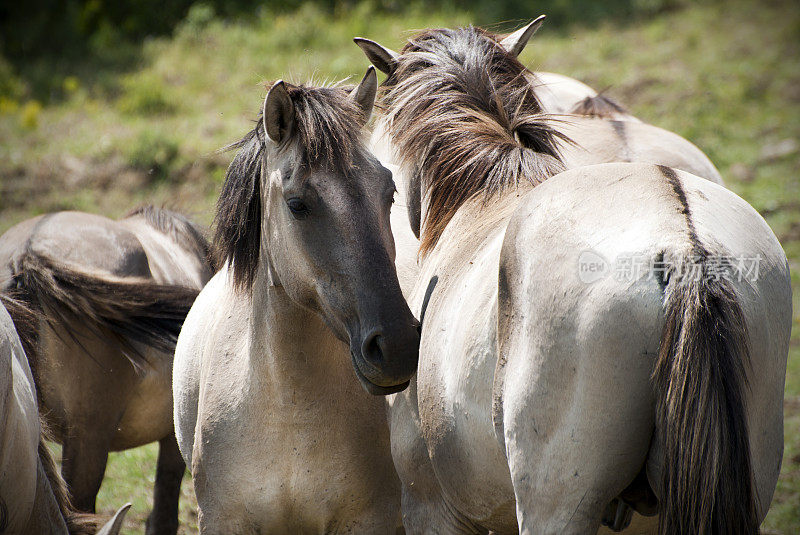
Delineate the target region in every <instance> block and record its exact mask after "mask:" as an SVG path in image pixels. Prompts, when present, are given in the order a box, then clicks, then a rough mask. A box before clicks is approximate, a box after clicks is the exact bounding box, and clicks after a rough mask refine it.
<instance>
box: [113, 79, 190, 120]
mask: <svg viewBox="0 0 800 535" xmlns="http://www.w3.org/2000/svg"><path fill="white" fill-rule="evenodd" d="M122 91H123V93H122V96H121V97H120V98H119V100H118V101H117V108H118V109H119V110H120V111H121V112H123V113H127V114H129V115H156V114H160V113H161V114H167V113H174V112H175V109H176V106H175V104H174V103H173V101H172V99H171V98H170V96H169V94H168V91H167V89H166V88H165V87H164V82H163V80H161V78H160V77H158V76H156V75H153V74H148V75H144V74H133V75H129V76H127V77H125V78H124V79H123V81H122Z"/></svg>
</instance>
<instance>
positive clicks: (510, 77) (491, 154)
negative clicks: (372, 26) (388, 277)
mask: <svg viewBox="0 0 800 535" xmlns="http://www.w3.org/2000/svg"><path fill="white" fill-rule="evenodd" d="M526 72H527V69H526V68H525V67H524V66H523V65H522V64H521V63H520V62H519V61H518V60H517V59H516V58H515V57H512V56H511V55H509V54H508V53H506V51H505V50H504V49H503V48H502V47H501V46H500V44H499V43H498V38H497V37H496V36H494V35H493V34H490V33H488V32H486V31H484V30H481V29H479V28H474V27H471V26H470V27H467V28H458V29H455V30H450V29H437V30H425V31H423V32H422V33H421V34H419V35H417V36H416V37H414V38H412V39H410V40H409V42H408V43H407V44H406V46H405V47H404V48H403V51H402V54H401V55H400V57H399V59H398V60H397V68H396V70H395V71H394V72H393V73H392V75H391V76H390V77H389V78H388V79H387V81H386V82H385V85H386V93H385V98H386V104H387V108H388V117H389V119H390V131H391V135H392V138H393V140H394V142H395V143H396V145H397V147H398V149H399V154H400V155H401V157H402V158H403V160H404V161H405V163H406V164H408V165H410V166H413V167H415V168H416V169H417V172H418V174H419V178H420V179H421V180H422V191H423V192H424V195H426V199H427V203H428V205H427V212H426V214H425V220H424V221H423V225H422V227H423V229H424V232H423V235H422V237H421V245H420V252H421V253H422V254H424V253H425V252H427V251H429V250H430V249H431V248H432V247H433V246H434V245H435V244H436V242H437V240H438V239H439V236H440V235H441V233H442V231H443V230H444V228H445V226H446V225H447V223H448V222H449V221H450V219H451V218H452V217H453V215H454V214H455V212H456V211H457V210H458V208H459V207H460V206H461V205H462V204H463V203H464V202H465V201H467V200H468V199H470V198H472V197H474V196H476V195H481V194H482V195H485V196H491V195H495V194H498V193H501V192H503V191H504V190H506V189H507V188H511V187H516V186H518V185H519V184H520V183H523V182H528V183H530V184H533V185H536V184H538V183H540V182H542V181H544V180H546V179H547V178H549V177H550V176H552V175H553V174H555V173H558V172H560V171H562V170H563V165H562V163H561V161H560V159H559V155H558V150H557V147H556V142H557V138H562V139H566V138H564V136H563V135H561V134H559V133H558V132H556V131H555V130H554V129H553V128H552V127H551V126H550V125H549V123H548V120H547V117H546V116H544V115H543V114H542V108H541V105H540V104H539V101H538V99H537V98H536V95H535V94H534V90H533V88H532V87H531V85H530V84H529V82H528V81H527V79H526V77H525V73H526Z"/></svg>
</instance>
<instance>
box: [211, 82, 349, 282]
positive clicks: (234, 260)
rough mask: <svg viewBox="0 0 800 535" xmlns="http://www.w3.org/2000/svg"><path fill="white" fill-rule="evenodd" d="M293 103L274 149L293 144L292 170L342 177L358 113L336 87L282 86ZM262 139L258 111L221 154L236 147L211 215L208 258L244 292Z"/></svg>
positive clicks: (252, 269)
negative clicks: (289, 124)
mask: <svg viewBox="0 0 800 535" xmlns="http://www.w3.org/2000/svg"><path fill="white" fill-rule="evenodd" d="M286 89H287V91H288V93H289V97H290V98H291V100H292V103H293V104H294V109H295V121H294V126H293V132H292V133H291V134H290V135H288V136H286V139H285V140H282V143H281V145H280V146H279V147H278V150H280V151H283V150H286V149H287V148H288V147H289V146H290V145H291V146H297V147H298V148H299V149H300V150H299V151H298V153H299V154H298V155H299V161H298V166H299V167H304V168H306V169H308V170H314V169H319V168H327V169H332V170H334V171H337V172H339V173H341V174H344V175H347V174H348V173H349V170H350V168H351V167H352V164H353V159H352V156H353V154H354V151H356V150H360V149H361V147H362V146H363V145H362V142H361V137H360V136H361V124H363V112H362V110H361V109H360V108H359V107H358V105H357V104H356V103H355V102H354V101H352V100H351V99H349V98H347V94H348V92H347V90H345V89H344V88H340V87H308V86H304V85H300V86H295V85H290V84H286ZM266 143H267V136H266V133H265V132H264V126H263V122H262V117H261V113H259V115H258V118H257V119H256V124H255V127H254V128H253V129H252V130H250V131H249V132H248V133H247V134H245V136H244V137H243V138H242V139H241V140H239V141H237V142H236V143H233V144H231V145H229V146H227V147H225V148H224V149H223V150H232V149H238V152H237V153H236V157H235V158H234V159H233V162H231V164H230V166H229V167H228V171H227V173H226V175H225V183H224V184H223V186H222V192H221V193H220V197H219V200H218V201H217V213H216V216H215V217H214V220H215V223H216V230H215V232H214V240H213V248H214V258H215V260H216V263H217V264H218V265H220V266H221V265H223V264H225V263H230V264H231V269H232V272H233V280H234V284H235V285H236V286H237V287H238V288H240V289H246V290H249V289H250V288H251V287H252V285H253V280H254V279H255V276H256V272H257V270H258V262H259V257H260V247H261V243H260V242H261V220H262V218H263V217H264V214H263V212H262V206H261V169H262V165H263V159H264V152H265V149H266Z"/></svg>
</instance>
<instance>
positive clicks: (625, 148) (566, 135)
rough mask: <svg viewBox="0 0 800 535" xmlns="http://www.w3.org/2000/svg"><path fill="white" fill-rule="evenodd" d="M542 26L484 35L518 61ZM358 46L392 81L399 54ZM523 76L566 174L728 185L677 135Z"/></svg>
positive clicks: (559, 78)
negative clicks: (601, 167)
mask: <svg viewBox="0 0 800 535" xmlns="http://www.w3.org/2000/svg"><path fill="white" fill-rule="evenodd" d="M544 20H545V16H544V15H542V16H540V17H538V18H536V19H535V20H533V21H532V22H530V23H529V24H527V25H525V26H523V27H522V28H520V29H518V30H517V31H515V32H513V33H511V34H510V35H508V36H505V37H501V36H499V35H495V34H491V33H489V32H484V34H485V35H486V36H487V38H491V39H492V40H494V41H496V42H497V43H498V44H499V45H500V46H501V47H502V48H503V49H505V50H506V52H507V53H508V54H509V55H510V56H512V57H514V58H516V57H517V56H518V55H519V54H520V53H521V52H522V50H524V48H525V46H526V45H527V43H528V41H529V40H530V38H531V37H532V36H533V35H534V34H535V33H536V31H537V30H538V29H539V28H540V27H541V25H542V24H543V22H544ZM354 40H355V42H356V44H357V45H358V46H359V47H361V49H362V50H363V51H364V53H365V54H366V56H367V58H369V60H370V61H371V62H372V63H373V64H374V65H375V66H376V67H377V68H378V69H380V70H381V71H382V72H384V73H385V74H387V75H388V76H389V77H390V78H391V75H392V72H393V70H394V67H395V61H396V59H397V57H398V56H399V54H398V53H397V52H395V51H393V50H391V49H389V48H386V47H384V46H382V45H380V44H379V43H376V42H375V41H371V40H369V39H365V38H363V37H356V38H355V39H354ZM520 76H521V77H523V78H524V79H525V80H527V81H528V83H529V84H530V85H531V86H532V87H533V88H534V92H535V95H536V98H537V100H538V101H539V106H540V109H541V110H542V111H543V112H545V113H548V114H550V115H551V116H552V118H553V119H554V121H553V127H554V128H555V129H556V130H557V131H558V132H560V133H561V134H563V135H562V136H559V139H558V140H557V145H558V149H559V153H560V154H561V159H562V161H563V162H564V163H565V165H566V166H567V168H570V169H571V168H573V167H579V166H583V165H591V164H595V163H607V162H647V163H656V164H661V165H667V166H669V167H674V168H676V169H681V170H683V171H687V172H689V173H692V174H694V175H697V176H701V177H703V178H707V179H708V180H711V181H712V182H716V183H717V184H723V185H724V182H723V180H722V176H721V175H720V173H719V171H718V170H717V168H716V167H715V166H714V164H713V163H712V162H711V160H710V159H709V158H708V156H706V155H705V154H704V153H703V151H701V150H700V149H699V148H698V147H697V146H696V145H694V144H693V143H691V142H690V141H688V140H687V139H685V138H683V137H681V136H679V135H678V134H675V133H674V132H670V131H668V130H664V129H663V128H659V127H657V126H653V125H650V124H647V123H644V122H642V121H641V120H639V119H638V118H636V117H635V116H633V115H631V114H630V112H628V111H627V110H626V109H625V108H624V107H623V106H621V105H620V104H618V103H617V102H615V101H614V100H612V99H610V98H609V97H607V96H605V95H603V94H598V93H597V92H596V91H595V90H594V89H592V88H591V87H589V86H587V85H586V84H584V83H582V82H580V81H578V80H575V79H574V78H570V77H568V76H564V75H561V74H554V73H548V72H531V71H530V70H528V69H524V70H523V71H522V73H520ZM384 135H385V132H384V129H383V128H381V123H378V125H376V128H375V130H374V135H373V144H375V143H381V144H385V143H386V141H381V137H382V136H384ZM376 150H377V151H380V149H376ZM389 161H390V162H392V163H394V162H393V160H389Z"/></svg>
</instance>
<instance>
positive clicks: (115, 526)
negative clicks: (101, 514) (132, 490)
mask: <svg viewBox="0 0 800 535" xmlns="http://www.w3.org/2000/svg"><path fill="white" fill-rule="evenodd" d="M130 508H131V504H130V503H126V504H125V505H123V506H122V507H120V508H119V509H118V510H117V512H116V513H114V516H113V517H111V519H110V520H109V521H108V522H106V523H105V524H104V525H103V527H102V528H100V531H98V532H97V535H118V534H119V530H120V529H121V528H122V521H123V520H125V515H126V514H127V513H128V509H130Z"/></svg>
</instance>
